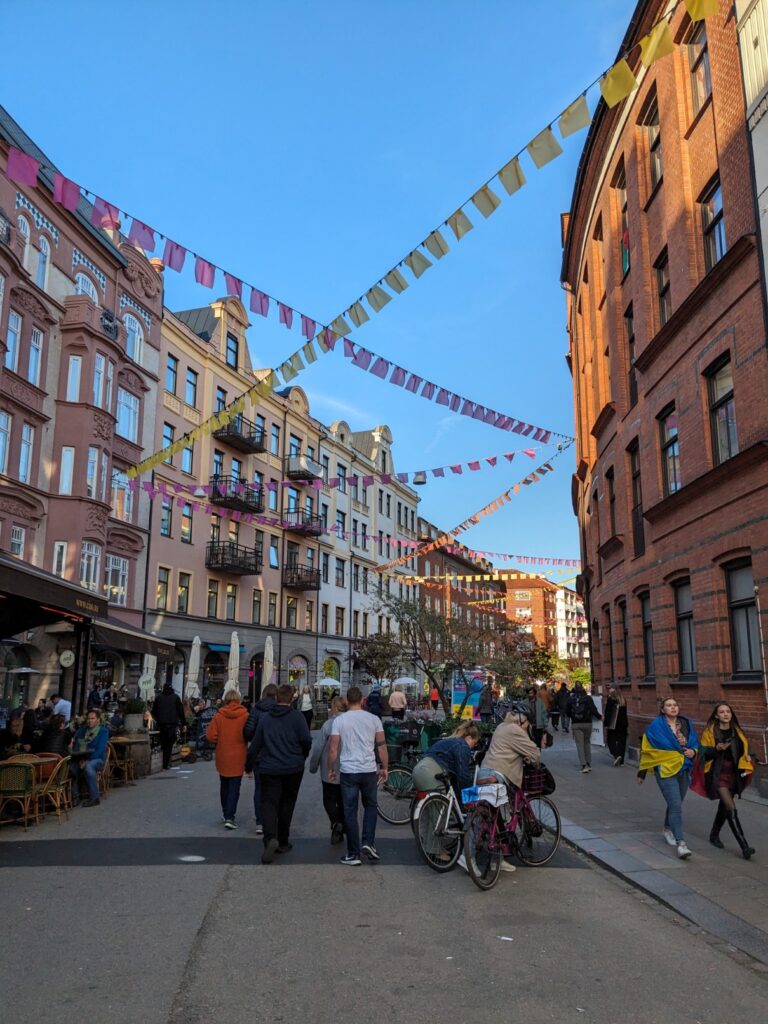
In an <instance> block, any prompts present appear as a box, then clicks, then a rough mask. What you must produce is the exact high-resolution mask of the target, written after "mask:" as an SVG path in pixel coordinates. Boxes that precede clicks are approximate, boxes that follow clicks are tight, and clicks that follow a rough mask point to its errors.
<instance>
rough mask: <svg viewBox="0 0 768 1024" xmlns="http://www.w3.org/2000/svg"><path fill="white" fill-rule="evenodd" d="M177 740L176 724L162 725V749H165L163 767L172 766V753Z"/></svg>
mask: <svg viewBox="0 0 768 1024" xmlns="http://www.w3.org/2000/svg"><path fill="white" fill-rule="evenodd" d="M175 742H176V726H175V725H161V726H160V749H161V750H162V751H163V768H170V767H171V753H172V752H173V744H174V743H175Z"/></svg>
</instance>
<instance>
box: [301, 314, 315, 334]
mask: <svg viewBox="0 0 768 1024" xmlns="http://www.w3.org/2000/svg"><path fill="white" fill-rule="evenodd" d="M316 329H317V324H316V323H315V321H314V320H310V318H309V317H308V316H304V314H303V313H302V314H301V333H302V335H303V337H305V338H306V339H307V341H312V339H313V338H314V336H315V330H316Z"/></svg>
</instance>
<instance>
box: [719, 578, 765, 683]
mask: <svg viewBox="0 0 768 1024" xmlns="http://www.w3.org/2000/svg"><path fill="white" fill-rule="evenodd" d="M725 577H726V584H727V592H728V618H729V622H730V627H731V651H732V656H733V674H734V675H758V674H759V673H760V669H761V665H760V633H759V627H758V623H757V599H756V597H755V580H754V576H753V575H752V563H751V562H744V561H742V562H736V563H734V564H732V565H730V566H726V569H725Z"/></svg>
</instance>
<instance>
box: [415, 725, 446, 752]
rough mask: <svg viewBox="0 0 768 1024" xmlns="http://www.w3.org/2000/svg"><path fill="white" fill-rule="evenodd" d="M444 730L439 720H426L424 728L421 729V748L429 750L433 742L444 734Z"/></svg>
mask: <svg viewBox="0 0 768 1024" xmlns="http://www.w3.org/2000/svg"><path fill="white" fill-rule="evenodd" d="M442 732H443V730H442V729H441V728H440V726H439V725H438V724H437V722H425V723H424V728H423V729H422V730H421V739H420V740H419V750H429V748H430V747H431V746H432V744H433V743H436V742H437V740H439V739H440V737H441V736H442Z"/></svg>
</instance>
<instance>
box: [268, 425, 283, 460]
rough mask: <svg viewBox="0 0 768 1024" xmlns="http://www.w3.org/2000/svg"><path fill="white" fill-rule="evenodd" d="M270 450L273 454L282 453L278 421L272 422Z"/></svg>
mask: <svg viewBox="0 0 768 1024" xmlns="http://www.w3.org/2000/svg"><path fill="white" fill-rule="evenodd" d="M269 450H270V452H271V453H272V454H273V455H279V454H280V427H279V426H278V425H277V423H273V424H272V434H271V437H270V441H269Z"/></svg>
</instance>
